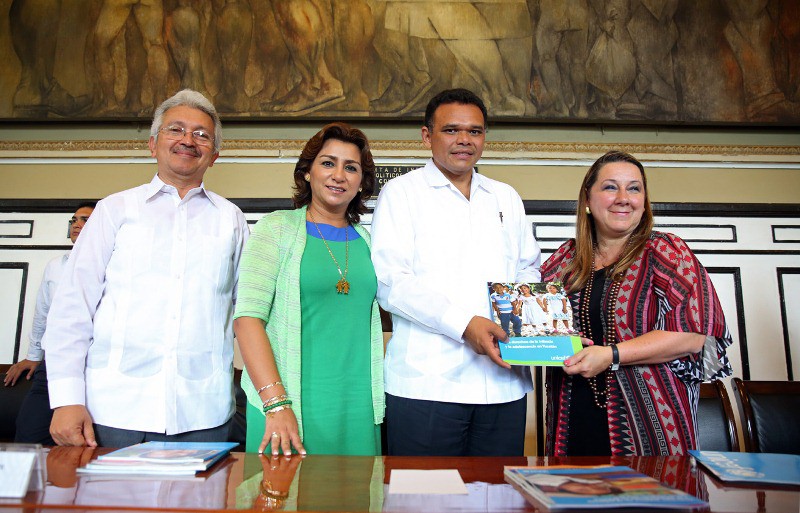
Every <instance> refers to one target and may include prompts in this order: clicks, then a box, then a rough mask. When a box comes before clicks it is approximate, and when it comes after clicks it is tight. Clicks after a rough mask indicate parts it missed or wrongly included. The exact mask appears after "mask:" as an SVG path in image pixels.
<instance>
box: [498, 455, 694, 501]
mask: <svg viewBox="0 0 800 513" xmlns="http://www.w3.org/2000/svg"><path fill="white" fill-rule="evenodd" d="M504 475H505V479H506V481H507V482H508V483H510V484H511V485H513V486H514V487H515V488H516V489H517V490H518V491H519V492H520V493H522V495H523V496H525V498H526V499H527V500H528V501H529V502H531V503H532V504H534V505H535V506H544V507H545V508H547V509H551V510H560V509H598V508H614V509H616V508H666V509H696V508H706V507H708V503H707V502H705V501H702V500H700V499H698V498H697V497H695V496H693V495H689V494H688V493H686V492H682V491H680V490H676V489H674V488H669V487H667V486H665V485H663V484H661V483H660V482H658V481H656V480H655V479H653V478H652V477H650V476H646V475H644V474H640V473H639V472H636V471H634V470H633V469H631V468H628V467H613V466H608V465H601V466H596V467H589V466H550V467H505V471H504Z"/></svg>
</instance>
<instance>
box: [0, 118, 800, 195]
mask: <svg viewBox="0 0 800 513" xmlns="http://www.w3.org/2000/svg"><path fill="white" fill-rule="evenodd" d="M320 124H321V123H320ZM359 126H360V127H362V128H363V129H364V130H365V132H366V133H367V135H368V136H370V139H371V140H372V143H373V152H374V154H375V156H376V157H377V158H378V160H379V162H387V161H391V162H395V161H398V159H416V160H417V161H418V160H419V159H424V158H426V157H427V156H428V152H427V151H426V150H425V148H424V147H423V146H422V144H421V143H420V142H419V128H418V126H415V125H414V124H400V125H398V126H390V125H387V124H385V123H359ZM318 127H319V124H317V123H314V124H311V123H302V124H301V123H285V124H280V123H270V124H261V125H254V124H241V123H240V124H234V123H230V124H228V125H226V126H225V138H226V143H225V146H224V148H223V151H222V154H221V159H220V161H219V162H218V163H217V164H216V165H215V166H214V167H213V168H212V169H211V170H210V171H209V173H208V175H207V184H208V185H209V187H210V188H212V189H213V190H215V191H217V192H219V193H220V194H223V195H225V196H227V197H231V198H287V197H289V196H290V195H291V170H292V167H293V164H292V161H293V159H294V158H295V157H296V156H297V154H298V153H299V150H300V148H301V147H302V144H303V143H304V142H305V140H306V139H307V138H308V137H309V136H310V135H312V134H313V133H314V132H315V131H316V129H317V128H318ZM148 130H149V127H148V126H146V125H142V124H130V123H127V124H126V123H119V124H97V125H60V124H56V123H50V124H39V125H37V124H32V125H23V124H20V125H5V126H3V127H0V184H3V185H2V187H0V199H10V198H13V199H25V198H100V197H103V196H106V195H108V194H110V193H112V192H115V191H118V190H122V189H125V188H128V187H132V186H135V185H138V184H141V183H143V182H146V181H149V179H150V177H151V176H152V174H153V172H154V170H155V166H154V164H153V163H152V161H150V160H149V156H150V155H149V151H148V150H147V144H146V141H147V134H148ZM487 141H488V142H487V146H486V150H485V152H484V160H483V161H482V162H481V163H480V170H481V172H482V173H485V174H486V175H488V176H491V177H493V178H497V179H499V180H502V181H504V182H507V183H510V184H511V185H513V186H514V187H515V188H516V189H517V190H518V191H519V192H520V195H521V196H522V197H523V199H530V200H544V199H547V200H574V199H575V195H576V191H577V189H578V186H579V184H580V180H581V179H582V177H583V174H584V172H585V170H586V169H587V167H588V164H589V163H590V162H591V161H592V160H594V159H595V158H596V157H597V156H598V155H600V154H601V153H603V151H605V150H606V149H609V148H614V147H620V148H623V149H626V150H628V151H631V152H632V153H634V155H636V156H637V157H639V158H640V159H642V160H643V161H644V162H645V165H646V167H647V168H648V177H649V180H650V184H651V192H652V199H653V201H656V202H710V203H797V202H798V199H797V198H798V193H800V130H798V129H789V128H786V129H777V128H773V129H749V130H743V129H735V128H717V129H707V128H682V129H677V128H668V129H665V128H654V127H638V128H629V127H582V126H574V127H573V126H557V125H552V126H526V125H509V124H506V125H500V126H494V127H491V129H490V131H489V134H488V137H487ZM406 161H408V160H406Z"/></svg>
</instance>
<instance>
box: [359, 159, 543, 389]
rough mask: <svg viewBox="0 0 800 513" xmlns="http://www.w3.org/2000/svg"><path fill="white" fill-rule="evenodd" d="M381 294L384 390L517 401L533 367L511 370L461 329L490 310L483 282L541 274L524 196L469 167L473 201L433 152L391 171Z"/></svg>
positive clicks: (378, 252)
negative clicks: (387, 320) (386, 317)
mask: <svg viewBox="0 0 800 513" xmlns="http://www.w3.org/2000/svg"><path fill="white" fill-rule="evenodd" d="M371 232H372V261H373V263H374V265H375V273H376V275H377V277H378V302H379V303H380V305H381V306H382V307H383V308H384V309H385V310H386V311H388V312H390V313H391V314H392V321H393V332H392V338H391V340H390V341H389V343H388V345H387V347H386V362H385V372H384V376H385V379H386V392H387V393H389V394H392V395H395V396H398V397H405V398H410V399H423V400H429V401H443V402H455V403H463V404H498V403H505V402H510V401H515V400H517V399H520V398H521V397H523V396H524V395H525V394H526V393H527V392H528V391H530V390H531V378H530V370H529V369H528V368H527V367H520V366H517V367H514V368H513V369H512V370H510V371H509V370H506V369H503V368H501V367H500V366H498V365H497V364H495V363H494V362H492V361H491V360H490V359H489V357H487V356H480V355H478V354H476V353H475V352H474V351H473V350H472V349H471V348H470V347H469V346H467V345H465V344H464V343H463V340H462V338H461V335H462V334H463V333H464V330H465V329H466V327H467V324H469V321H470V320H471V319H472V317H473V316H475V315H480V316H483V317H487V318H491V305H490V303H489V294H488V288H487V283H488V282H490V281H492V282H494V281H502V282H522V281H525V282H536V281H539V279H540V274H539V265H540V262H541V254H540V251H539V246H538V244H537V243H536V241H535V240H534V238H533V230H532V227H531V223H529V222H528V221H527V220H526V218H525V208H524V206H523V204H522V200H521V199H520V197H519V195H518V194H517V193H516V191H514V189H513V188H511V187H510V186H509V185H507V184H504V183H501V182H498V181H496V180H492V179H490V178H487V177H485V176H482V175H479V174H477V173H475V172H474V171H473V174H472V184H471V189H470V199H469V200H467V199H466V198H465V197H464V195H463V194H461V192H459V191H458V189H456V187H455V186H454V185H453V184H452V183H450V181H449V180H448V179H447V178H446V177H445V176H444V175H443V174H442V173H441V172H440V171H439V169H438V168H437V167H436V165H435V164H434V163H433V161H432V160H431V161H428V163H427V165H426V166H425V167H423V168H420V169H416V170H414V171H411V172H410V173H408V174H406V175H404V176H401V177H398V178H394V179H392V180H390V181H389V182H388V183H387V184H386V185H385V186H384V187H383V189H382V190H381V193H380V196H379V197H378V204H377V206H376V208H375V215H374V216H373V219H372V230H371Z"/></svg>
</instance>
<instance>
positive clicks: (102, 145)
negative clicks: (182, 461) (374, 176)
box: [0, 139, 800, 162]
mask: <svg viewBox="0 0 800 513" xmlns="http://www.w3.org/2000/svg"><path fill="white" fill-rule="evenodd" d="M305 143H306V141H305V140H300V139H231V140H226V141H225V142H224V144H223V156H225V157H233V156H256V157H257V156H297V155H299V153H300V151H301V150H302V148H303V146H304V145H305ZM370 144H371V146H372V150H373V152H374V153H375V155H376V156H391V155H398V156H400V155H401V156H404V157H413V156H419V157H423V158H428V157H429V156H430V150H428V149H426V148H425V146H424V145H423V144H422V142H421V141H418V140H413V141H411V140H399V141H391V140H373V141H371V143H370ZM612 147H614V148H619V149H622V150H624V151H627V152H629V153H633V154H635V155H643V156H663V157H664V158H666V159H667V160H674V161H682V160H687V159H692V158H700V159H701V160H719V159H722V160H737V161H738V160H744V161H753V160H756V161H758V160H769V161H790V162H798V161H800V145H794V146H764V145H735V144H653V143H625V142H614V141H608V142H598V143H580V142H529V141H487V143H486V146H485V148H484V157H494V158H520V157H527V156H536V157H547V156H560V157H562V158H563V157H564V156H565V155H567V156H572V157H574V158H578V159H583V158H587V157H591V158H592V159H594V158H596V157H597V156H599V155H602V154H603V153H605V152H606V151H608V149H609V148H612ZM149 152H150V150H149V149H148V146H147V140H118V141H113V140H78V141H74V140H73V141H63V140H59V141H22V140H17V141H0V159H2V158H13V157H29V156H36V157H61V158H65V157H73V156H74V157H79V156H86V155H92V156H95V157H112V156H114V157H116V156H121V155H127V156H131V155H132V154H134V156H141V155H142V154H143V155H148V154H149ZM137 153H139V154H140V155H136V154H137ZM644 160H647V159H644Z"/></svg>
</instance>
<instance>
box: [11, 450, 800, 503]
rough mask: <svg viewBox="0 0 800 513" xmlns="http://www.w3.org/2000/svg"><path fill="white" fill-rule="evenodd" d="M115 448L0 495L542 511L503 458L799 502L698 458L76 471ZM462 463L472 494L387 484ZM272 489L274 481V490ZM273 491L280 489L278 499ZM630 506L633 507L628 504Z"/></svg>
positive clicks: (791, 491) (61, 456) (67, 455)
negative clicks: (702, 464) (600, 468)
mask: <svg viewBox="0 0 800 513" xmlns="http://www.w3.org/2000/svg"><path fill="white" fill-rule="evenodd" d="M100 452H107V449H98V450H92V449H88V448H80V447H69V448H67V447H56V448H53V449H51V450H50V452H49V453H48V455H47V472H48V476H47V477H48V484H47V486H46V488H45V489H44V490H42V491H39V492H29V493H28V494H27V496H26V497H24V498H23V499H21V500H20V499H0V513H5V512H11V511H20V512H21V511H24V512H64V511H69V512H76V511H87V512H98V511H142V512H144V511H148V512H152V511H169V510H173V511H174V510H177V511H209V512H211V511H234V510H243V509H244V510H261V511H269V510H273V509H281V510H284V511H353V512H360V511H364V512H366V511H385V512H434V513H435V512H451V511H458V512H490V511H491V512H495V511H500V512H509V513H514V512H521V511H534V510H535V508H534V507H533V506H531V505H530V504H528V503H527V502H526V501H525V499H523V498H522V496H521V495H519V494H518V493H517V492H516V491H515V490H514V489H513V488H512V487H511V486H510V485H508V484H506V483H505V482H504V481H503V466H504V465H554V464H578V465H589V464H595V465H596V464H608V463H612V464H615V465H627V466H630V467H632V468H634V469H636V470H638V471H639V472H642V473H644V474H648V475H650V476H652V477H655V478H656V479H658V480H660V481H662V482H663V483H666V484H668V485H670V486H673V487H675V488H679V489H682V490H684V491H687V492H689V493H693V494H696V495H697V496H699V497H701V498H704V499H705V500H708V501H709V503H710V506H711V509H710V511H712V512H755V511H765V512H783V511H791V512H793V513H798V511H800V487H793V488H786V487H783V488H779V487H772V488H764V487H761V488H753V487H738V486H737V487H733V486H724V485H722V484H721V483H720V482H718V481H715V480H714V479H712V478H711V477H709V476H708V475H706V473H705V472H704V470H703V469H702V468H697V467H694V466H693V464H692V460H691V458H684V457H632V458H613V459H611V460H610V459H609V458H563V459H555V458H549V459H548V458H533V457H532V458H521V457H520V458H416V457H396V456H395V457H389V456H387V457H377V458H371V457H352V456H351V457H345V456H313V455H311V456H307V457H305V458H300V457H299V456H295V457H292V458H290V459H286V458H278V459H271V458H268V457H264V456H259V455H257V454H244V453H233V454H232V455H231V456H230V457H229V458H228V459H226V460H224V461H222V462H220V463H218V464H217V465H215V466H214V467H212V468H211V469H210V470H209V471H208V472H204V473H201V474H198V475H197V477H193V478H189V479H173V478H146V479H143V478H140V479H122V478H119V477H109V476H86V475H80V476H78V475H76V473H75V469H76V468H77V467H78V466H79V465H81V464H83V463H85V462H86V461H88V460H89V459H91V458H92V457H94V456H96V455H97V454H98V453H100ZM453 468H454V469H458V471H459V472H460V474H461V477H462V479H463V480H464V482H465V483H466V485H467V489H468V491H469V495H396V494H389V493H388V483H389V477H390V474H391V471H392V469H453ZM266 490H271V491H272V492H273V496H270V495H268V494H267V493H265V492H266ZM275 494H277V495H278V496H280V498H275ZM629 511H630V510H629Z"/></svg>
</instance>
